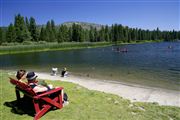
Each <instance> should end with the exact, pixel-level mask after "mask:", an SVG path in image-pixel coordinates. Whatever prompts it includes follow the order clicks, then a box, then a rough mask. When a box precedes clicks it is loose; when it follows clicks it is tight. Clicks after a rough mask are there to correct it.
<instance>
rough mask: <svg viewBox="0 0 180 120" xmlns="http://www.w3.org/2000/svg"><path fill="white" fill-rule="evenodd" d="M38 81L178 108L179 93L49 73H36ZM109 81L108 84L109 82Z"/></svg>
mask: <svg viewBox="0 0 180 120" xmlns="http://www.w3.org/2000/svg"><path fill="white" fill-rule="evenodd" d="M36 74H37V75H38V79H44V80H59V81H65V82H71V83H75V84H78V85H80V86H83V87H85V88H87V89H89V90H97V91H101V92H105V93H111V94H115V95H118V96H120V97H123V98H125V99H128V100H130V101H131V102H151V103H158V104H159V105H166V106H177V107H180V91H175V90H168V89H163V88H155V87H148V86H142V85H138V84H128V83H123V82H122V83H119V82H118V83H115V82H111V80H103V81H102V80H99V79H94V78H89V77H82V76H75V75H70V76H68V77H65V78H62V77H60V75H59V74H58V75H57V76H51V74H50V73H45V72H36ZM109 81H110V82H109Z"/></svg>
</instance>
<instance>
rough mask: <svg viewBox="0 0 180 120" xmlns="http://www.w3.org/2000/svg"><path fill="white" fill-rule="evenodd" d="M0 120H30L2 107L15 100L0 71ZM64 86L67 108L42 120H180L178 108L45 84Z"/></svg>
mask: <svg viewBox="0 0 180 120" xmlns="http://www.w3.org/2000/svg"><path fill="white" fill-rule="evenodd" d="M0 72H1V75H0V82H1V84H0V85H1V86H0V90H1V91H0V96H1V99H0V105H1V107H0V111H1V113H0V116H1V120H11V119H13V120H32V119H33V117H32V116H29V115H27V114H23V115H19V114H16V113H13V112H12V108H10V107H7V106H5V105H3V104H4V103H5V102H11V101H14V100H15V99H16V97H15V91H14V86H13V85H11V84H10V83H9V80H8V77H9V75H8V73H7V71H0ZM47 82H48V83H50V84H53V85H54V86H63V87H64V88H65V92H66V93H67V94H68V96H69V102H70V104H69V105H68V106H65V107H64V108H63V109H61V110H53V111H49V112H48V113H47V114H45V115H44V116H43V117H42V118H41V120H180V108H179V107H172V106H159V105H158V104H156V103H154V104H153V103H141V102H136V103H131V102H130V101H129V100H126V99H123V98H121V97H119V96H117V95H112V94H107V93H103V92H98V91H91V90H88V89H86V88H83V87H81V86H79V85H77V84H73V83H69V82H62V81H48V80H47Z"/></svg>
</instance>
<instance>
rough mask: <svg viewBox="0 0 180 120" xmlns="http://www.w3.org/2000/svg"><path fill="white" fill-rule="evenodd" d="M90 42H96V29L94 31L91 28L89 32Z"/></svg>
mask: <svg viewBox="0 0 180 120" xmlns="http://www.w3.org/2000/svg"><path fill="white" fill-rule="evenodd" d="M89 41H90V42H94V41H95V40H94V29H93V27H92V26H91V27H90V31H89Z"/></svg>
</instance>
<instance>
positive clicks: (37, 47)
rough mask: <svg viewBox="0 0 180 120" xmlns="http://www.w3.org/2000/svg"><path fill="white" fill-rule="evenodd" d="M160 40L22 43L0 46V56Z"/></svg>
mask: <svg viewBox="0 0 180 120" xmlns="http://www.w3.org/2000/svg"><path fill="white" fill-rule="evenodd" d="M161 41H162V40H156V41H155V40H143V41H134V42H131V43H122V42H116V43H112V42H66V43H56V42H54V43H53V42H52V43H48V42H43V41H40V42H24V43H21V44H20V43H6V44H4V45H3V46H0V55H4V54H16V53H28V52H43V51H56V50H73V49H83V48H96V47H105V46H111V45H124V44H140V43H151V42H161Z"/></svg>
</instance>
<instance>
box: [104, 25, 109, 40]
mask: <svg viewBox="0 0 180 120" xmlns="http://www.w3.org/2000/svg"><path fill="white" fill-rule="evenodd" d="M104 32H105V37H104V39H105V41H106V42H109V41H110V38H109V27H108V26H107V25H106V26H105V30H104Z"/></svg>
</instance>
